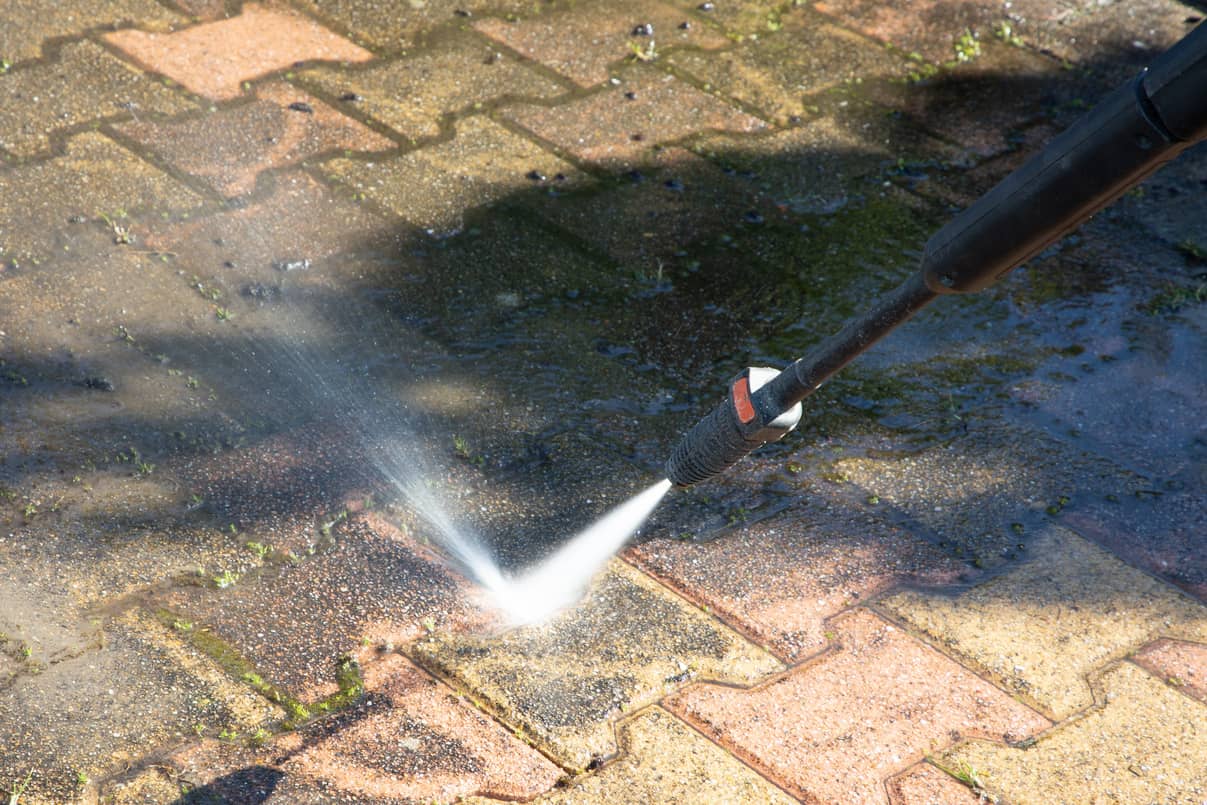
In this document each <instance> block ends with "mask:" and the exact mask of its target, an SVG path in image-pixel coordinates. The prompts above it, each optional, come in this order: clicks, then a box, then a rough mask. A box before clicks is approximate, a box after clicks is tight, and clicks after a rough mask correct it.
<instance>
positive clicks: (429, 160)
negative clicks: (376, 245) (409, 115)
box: [323, 117, 582, 234]
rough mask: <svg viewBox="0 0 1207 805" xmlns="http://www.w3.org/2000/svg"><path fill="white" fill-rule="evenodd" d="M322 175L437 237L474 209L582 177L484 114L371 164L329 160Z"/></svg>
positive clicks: (567, 184) (456, 227)
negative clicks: (442, 138) (450, 133)
mask: <svg viewBox="0 0 1207 805" xmlns="http://www.w3.org/2000/svg"><path fill="white" fill-rule="evenodd" d="M323 170H324V172H326V173H327V175H328V176H330V177H331V178H333V179H336V180H337V181H339V182H341V183H343V184H344V185H346V186H348V187H349V188H351V189H352V190H354V191H355V192H357V193H359V194H363V195H364V196H365V197H367V198H369V199H370V200H372V201H375V202H377V203H378V204H380V205H381V206H382V207H385V208H386V209H387V210H389V211H391V212H393V213H395V214H396V215H398V216H399V217H401V218H403V219H405V220H407V221H409V222H411V223H412V224H415V225H417V226H420V227H423V228H424V229H427V230H429V231H431V232H433V233H440V234H447V233H449V232H453V231H457V230H459V229H461V227H462V226H463V224H464V216H465V213H466V211H467V210H469V209H472V208H473V207H476V206H478V205H481V204H486V203H489V202H497V201H500V200H501V199H505V198H507V197H509V196H512V195H516V194H519V193H524V192H527V193H536V192H540V190H542V189H547V188H548V187H551V186H556V187H570V186H573V185H574V184H575V183H576V182H577V181H580V180H581V179H582V173H581V172H580V171H577V170H576V169H575V168H574V167H573V166H572V165H570V164H569V163H568V162H565V161H564V160H561V159H558V158H557V157H555V156H554V155H552V154H550V153H549V152H548V151H545V150H544V149H542V148H540V147H538V146H537V145H536V144H535V143H533V142H531V141H530V140H527V139H525V138H523V137H520V136H519V135H517V134H514V133H512V132H510V131H508V130H507V129H505V128H504V127H503V126H501V125H499V124H498V123H495V122H494V121H492V120H489V119H487V118H485V117H470V118H466V119H464V120H461V121H459V122H458V123H457V126H456V135H455V136H454V137H453V138H452V139H451V140H449V141H447V142H443V143H440V144H438V145H432V146H428V147H426V148H421V149H419V150H418V151H411V152H410V153H406V154H403V155H402V156H397V157H387V158H384V159H381V160H375V161H372V162H369V161H363V160H353V159H334V160H331V161H330V162H327V163H326V164H325V165H324V166H323ZM530 174H531V175H532V176H534V177H538V178H530ZM559 176H560V177H561V179H558V178H557V177H559ZM539 177H544V179H541V178H539Z"/></svg>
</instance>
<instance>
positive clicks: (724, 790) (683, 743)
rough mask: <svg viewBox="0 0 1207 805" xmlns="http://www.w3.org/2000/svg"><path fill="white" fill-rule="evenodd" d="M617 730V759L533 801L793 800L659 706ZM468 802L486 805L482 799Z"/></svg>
mask: <svg viewBox="0 0 1207 805" xmlns="http://www.w3.org/2000/svg"><path fill="white" fill-rule="evenodd" d="M616 730H617V733H618V735H619V739H620V745H621V747H622V754H621V756H620V757H619V758H617V759H616V760H615V761H613V762H611V763H608V764H606V765H605V766H604V767H603V768H602V769H601V770H600V771H598V772H596V773H594V774H591V775H587V776H585V777H582V778H581V779H579V780H576V781H575V782H574V783H573V784H572V785H570V786H569V787H567V788H565V789H561V790H555V791H552V792H550V793H548V794H546V795H545V796H543V797H540V798H538V799H536V800H535V801H534V802H535V803H539V805H576V804H578V803H601V805H602V803H609V802H615V803H663V802H665V803H672V802H674V803H734V805H737V803H742V805H788V803H791V802H793V801H794V800H793V799H792V798H791V797H789V796H788V795H787V794H785V793H784V792H782V791H779V790H777V789H776V788H775V787H774V786H773V785H771V784H770V783H768V782H767V781H766V780H764V779H763V778H761V777H759V776H758V775H757V774H755V773H754V772H752V771H751V770H750V768H749V767H747V766H746V765H744V764H743V763H742V762H741V761H739V760H738V759H737V758H735V757H734V756H733V755H731V754H729V753H728V752H726V751H724V750H723V749H721V748H720V747H718V746H717V745H716V744H713V743H711V742H709V741H708V740H706V739H705V738H703V737H702V736H701V735H700V733H698V732H696V731H695V730H693V729H691V728H690V727H688V726H687V725H686V724H684V723H683V722H682V721H680V720H679V719H677V718H675V717H674V716H673V715H671V714H670V713H668V712H666V711H665V710H663V709H662V708H660V707H651V708H650V709H648V710H644V711H642V712H641V713H639V714H638V715H636V716H634V717H633V718H632V719H630V720H628V721H625V722H624V723H622V724H619V725H617V728H616ZM469 802H471V803H473V805H488V801H487V800H470V801H469Z"/></svg>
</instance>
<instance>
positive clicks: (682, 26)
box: [679, 20, 692, 31]
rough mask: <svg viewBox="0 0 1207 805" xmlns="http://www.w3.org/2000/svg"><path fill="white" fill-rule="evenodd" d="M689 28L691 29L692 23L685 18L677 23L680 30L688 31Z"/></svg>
mask: <svg viewBox="0 0 1207 805" xmlns="http://www.w3.org/2000/svg"><path fill="white" fill-rule="evenodd" d="M691 29H692V24H691V23H690V22H688V21H687V20H684V21H683V22H681V23H679V30H680V31H690V30H691Z"/></svg>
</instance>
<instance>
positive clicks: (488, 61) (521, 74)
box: [298, 32, 564, 139]
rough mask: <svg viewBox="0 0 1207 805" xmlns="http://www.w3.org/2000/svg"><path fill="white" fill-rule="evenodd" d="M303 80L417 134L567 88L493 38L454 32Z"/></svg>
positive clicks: (319, 70) (308, 73)
mask: <svg viewBox="0 0 1207 805" xmlns="http://www.w3.org/2000/svg"><path fill="white" fill-rule="evenodd" d="M298 78H299V80H300V81H302V82H305V83H306V84H308V85H312V86H315V87H317V88H319V89H321V90H324V91H326V92H327V93H328V94H330V95H332V96H334V97H339V98H345V97H346V98H351V97H353V96H355V97H356V99H355V100H354V101H351V100H350V101H347V102H346V104H347V106H348V108H355V109H356V110H357V111H358V112H360V113H362V114H365V115H368V116H369V117H372V118H374V119H375V120H380V121H381V122H383V123H385V124H386V125H387V126H389V127H390V128H392V129H394V130H395V131H397V132H399V133H401V134H403V135H405V136H407V137H410V138H413V139H416V138H420V137H433V136H435V135H437V134H439V133H440V121H441V120H442V119H443V118H444V117H445V116H446V115H448V114H451V113H454V112H460V111H463V110H470V109H478V108H481V107H482V106H483V105H485V104H488V103H491V102H492V101H496V100H498V99H500V98H503V97H505V96H506V97H518V98H549V97H552V96H554V95H557V94H559V93H561V92H563V91H564V87H563V86H562V85H561V84H559V83H558V82H557V81H554V80H553V79H551V78H548V77H547V76H544V75H541V74H540V73H538V72H537V71H535V70H533V69H532V68H531V67H530V66H528V65H526V64H524V63H523V62H521V61H520V60H519V59H516V58H515V57H514V56H512V55H510V54H509V53H503V52H500V50H499V49H498V47H497V46H496V45H494V44H493V43H492V42H490V40H488V39H485V38H484V37H481V36H477V35H475V34H473V33H470V32H453V33H451V34H449V35H446V36H445V37H443V38H441V39H440V40H439V41H438V42H435V43H433V44H432V45H431V46H430V47H428V48H427V49H425V50H423V51H421V52H418V53H414V54H412V55H410V56H407V57H405V58H401V59H397V60H395V61H390V62H386V63H384V64H378V65H373V66H370V67H368V68H367V69H364V70H357V71H355V72H353V71H350V70H337V69H334V68H331V67H320V68H316V69H314V70H307V71H305V72H302V73H300V74H299V76H298Z"/></svg>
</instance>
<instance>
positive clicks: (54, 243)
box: [0, 113, 204, 264]
mask: <svg viewBox="0 0 1207 805" xmlns="http://www.w3.org/2000/svg"><path fill="white" fill-rule="evenodd" d="M0 114H2V113H0ZM0 181H2V182H3V184H4V186H5V192H4V193H0V264H2V263H5V262H9V261H13V260H15V261H17V262H18V263H25V262H27V261H29V260H36V259H41V258H45V257H46V256H47V255H48V254H50V253H52V252H61V251H62V247H63V245H64V242H66V243H68V245H70V240H71V238H70V237H69V236H66V235H65V234H64V232H63V230H64V229H65V227H66V225H67V219H68V217H69V216H71V215H79V216H83V217H84V218H85V219H89V220H93V219H97V218H99V217H100V216H101V215H108V216H110V217H111V218H118V219H120V217H121V214H122V212H123V211H124V212H125V213H136V212H155V213H169V212H179V211H182V210H189V209H194V208H197V207H200V206H201V205H202V204H203V203H204V200H203V199H202V198H201V197H200V196H199V195H197V194H196V193H194V192H193V191H192V190H190V189H189V188H188V187H186V186H185V185H184V184H182V183H181V182H178V181H177V180H175V179H173V178H172V177H170V176H168V175H167V174H166V173H164V172H163V171H161V170H159V169H157V168H155V167H153V166H152V165H151V164H150V163H148V162H145V161H143V160H141V159H138V158H137V157H135V156H134V155H133V154H132V153H130V152H129V151H127V150H126V149H125V148H122V147H121V146H119V145H118V144H117V143H115V142H113V140H110V139H109V138H108V137H105V136H104V135H102V134H98V133H94V132H88V133H85V134H78V135H76V136H74V137H72V138H71V139H70V140H68V141H67V144H66V146H65V147H64V153H63V154H62V155H61V156H58V157H55V158H54V159H51V160H48V161H45V162H33V163H29V164H26V165H20V166H16V167H10V168H7V169H4V170H0ZM65 213H66V214H65Z"/></svg>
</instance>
